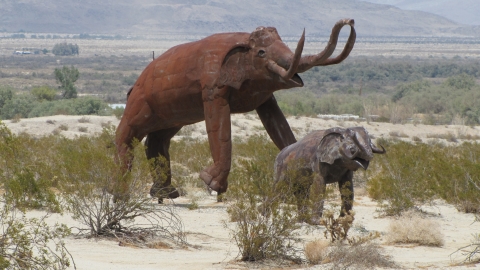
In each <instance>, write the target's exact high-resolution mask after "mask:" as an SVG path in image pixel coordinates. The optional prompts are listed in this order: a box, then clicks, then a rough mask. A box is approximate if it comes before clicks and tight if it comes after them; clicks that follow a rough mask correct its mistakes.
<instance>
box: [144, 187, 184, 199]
mask: <svg viewBox="0 0 480 270" xmlns="http://www.w3.org/2000/svg"><path fill="white" fill-rule="evenodd" d="M150 196H152V197H155V198H158V203H163V198H169V199H175V198H178V197H180V193H179V192H178V190H177V189H176V188H174V187H173V186H166V187H163V186H161V184H157V183H154V184H153V185H152V187H151V188H150Z"/></svg>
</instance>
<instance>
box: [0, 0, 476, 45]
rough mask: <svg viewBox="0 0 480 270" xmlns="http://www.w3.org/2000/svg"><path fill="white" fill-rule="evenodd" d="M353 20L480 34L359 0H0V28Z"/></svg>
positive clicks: (190, 29)
mask: <svg viewBox="0 0 480 270" xmlns="http://www.w3.org/2000/svg"><path fill="white" fill-rule="evenodd" d="M342 18H354V19H355V22H356V29H357V33H358V35H359V36H477V37H478V36H480V27H471V26H466V25H459V24H457V23H454V22H453V21H451V20H448V19H446V18H444V17H441V16H438V15H433V14H430V13H426V12H422V11H406V10H401V9H399V8H396V7H393V6H388V5H378V4H372V3H368V2H363V1H358V0H295V1H292V0H242V1H238V0H162V1H158V0H102V1H98V0H96V1H94V0H82V1H78V0H62V1H58V0H42V1H39V0H0V31H7V32H18V31H20V30H22V31H25V32H43V33H45V32H54V33H74V34H80V33H89V34H121V35H126V34H130V35H146V34H164V33H185V34H193V33H197V34H201V35H204V34H210V33H216V32H229V31H246V32H250V31H252V30H254V29H255V28H256V27H257V26H260V25H264V26H267V25H268V26H275V27H276V28H277V29H278V31H279V32H280V35H282V36H300V34H301V32H302V30H303V28H305V29H306V33H307V35H308V36H326V35H329V34H330V30H331V28H332V26H333V25H334V23H335V22H336V21H337V20H339V19H342Z"/></svg>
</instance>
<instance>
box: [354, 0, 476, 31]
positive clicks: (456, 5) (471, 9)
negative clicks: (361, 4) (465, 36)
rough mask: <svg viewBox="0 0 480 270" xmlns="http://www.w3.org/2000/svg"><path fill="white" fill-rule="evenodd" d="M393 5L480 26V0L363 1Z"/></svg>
mask: <svg viewBox="0 0 480 270" xmlns="http://www.w3.org/2000/svg"><path fill="white" fill-rule="evenodd" d="M362 1H366V2H370V3H376V4H386V5H392V6H395V7H398V8H401V9H405V10H421V11H425V12H430V13H433V14H437V15H440V16H443V17H445V18H447V19H450V20H452V21H454V22H457V23H462V24H468V25H477V26H478V25H480V1H478V0H362Z"/></svg>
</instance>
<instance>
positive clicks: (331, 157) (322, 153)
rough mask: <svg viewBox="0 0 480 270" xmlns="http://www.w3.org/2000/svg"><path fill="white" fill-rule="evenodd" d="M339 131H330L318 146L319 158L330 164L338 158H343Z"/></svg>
mask: <svg viewBox="0 0 480 270" xmlns="http://www.w3.org/2000/svg"><path fill="white" fill-rule="evenodd" d="M340 136H341V135H340V134H339V133H330V134H328V135H327V136H325V137H324V138H323V139H322V141H321V142H320V144H319V145H318V146H317V160H318V161H320V162H325V163H328V164H333V162H335V160H336V159H339V158H341V157H342V156H341V154H340V144H341V142H340V140H338V138H339V137H340Z"/></svg>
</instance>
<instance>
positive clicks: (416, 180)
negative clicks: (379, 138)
mask: <svg viewBox="0 0 480 270" xmlns="http://www.w3.org/2000/svg"><path fill="white" fill-rule="evenodd" d="M380 144H382V145H384V146H385V148H386V149H387V154H386V155H383V156H379V157H378V159H376V161H375V162H374V163H373V164H372V167H373V169H370V172H369V174H371V175H372V176H371V178H370V181H369V182H368V192H369V195H370V196H371V197H372V198H373V199H376V200H378V201H379V202H380V203H381V208H382V209H383V210H384V211H385V212H386V213H387V214H392V215H398V214H400V213H401V212H402V211H405V210H408V209H410V208H413V207H415V206H419V205H421V204H424V203H429V202H431V201H432V200H434V199H437V198H441V199H444V200H445V201H447V202H448V203H451V204H454V205H455V206H456V207H457V208H458V209H459V210H461V211H464V212H467V213H478V212H480V197H479V196H478V194H480V167H479V166H478V163H479V161H480V160H478V159H479V158H478V157H479V156H480V144H477V143H463V144H462V145H460V146H445V145H441V144H423V143H417V144H411V143H407V142H402V141H383V142H380Z"/></svg>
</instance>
